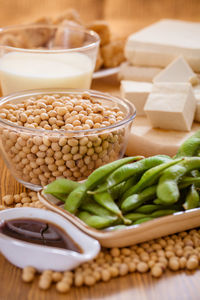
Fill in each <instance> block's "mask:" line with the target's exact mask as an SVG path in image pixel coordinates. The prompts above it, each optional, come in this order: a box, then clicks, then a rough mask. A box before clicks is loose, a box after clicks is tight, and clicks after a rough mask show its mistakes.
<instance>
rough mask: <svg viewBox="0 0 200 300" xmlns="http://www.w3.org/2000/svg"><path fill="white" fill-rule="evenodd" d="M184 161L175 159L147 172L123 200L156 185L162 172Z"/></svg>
mask: <svg viewBox="0 0 200 300" xmlns="http://www.w3.org/2000/svg"><path fill="white" fill-rule="evenodd" d="M181 160H182V158H179V159H175V160H171V161H168V162H166V163H163V164H160V165H158V166H156V167H153V168H151V169H149V170H147V171H146V172H145V173H144V174H143V175H142V177H141V178H140V180H139V181H138V183H137V184H136V185H134V186H133V187H131V188H130V189H129V190H128V191H127V192H126V193H125V194H124V195H123V199H124V198H126V197H128V196H130V195H132V194H136V193H138V192H140V191H141V190H143V189H144V188H146V187H148V186H150V185H152V184H155V182H156V180H157V179H158V178H159V176H160V174H161V172H163V170H165V169H167V168H169V167H170V166H173V165H175V164H177V163H179V162H180V161H181Z"/></svg>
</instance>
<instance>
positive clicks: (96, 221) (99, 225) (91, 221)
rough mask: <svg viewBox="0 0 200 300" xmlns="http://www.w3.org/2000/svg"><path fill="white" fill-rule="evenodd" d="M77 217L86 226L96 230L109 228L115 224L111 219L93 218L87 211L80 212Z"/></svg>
mask: <svg viewBox="0 0 200 300" xmlns="http://www.w3.org/2000/svg"><path fill="white" fill-rule="evenodd" d="M77 216H78V218H79V219H81V220H82V221H83V222H85V223H86V224H87V225H88V226H91V227H93V228H96V229H103V228H106V227H109V226H111V225H112V224H113V223H114V222H115V219H113V218H112V217H108V216H106V217H102V216H95V215H91V214H90V213H88V212H87V211H81V212H80V213H79V214H78V215H77Z"/></svg>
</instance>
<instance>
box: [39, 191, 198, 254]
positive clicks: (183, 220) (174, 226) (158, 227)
mask: <svg viewBox="0 0 200 300" xmlns="http://www.w3.org/2000/svg"><path fill="white" fill-rule="evenodd" d="M38 197H39V200H40V201H41V202H42V203H43V204H44V205H45V206H46V207H47V208H48V209H50V210H53V211H54V212H57V213H58V214H60V215H62V216H63V217H65V218H66V219H68V220H69V221H70V222H72V223H73V224H74V225H76V226H77V227H78V228H79V229H80V230H82V231H83V232H85V233H86V234H88V235H90V236H92V237H93V238H95V239H96V240H98V241H99V242H100V244H101V245H102V246H104V247H108V248H110V247H126V246H130V245H133V244H138V243H141V242H145V241H148V240H151V239H155V238H159V237H161V236H165V235H169V234H173V233H176V232H181V231H184V230H188V229H191V228H195V227H198V226H200V208H196V209H191V210H188V211H186V212H178V213H175V214H173V215H170V216H166V217H161V218H158V219H155V220H151V221H148V222H145V223H142V224H140V225H134V226H129V227H127V228H125V229H118V230H113V231H106V230H96V229H94V228H91V227H89V226H87V225H86V224H85V223H84V222H83V221H81V220H80V219H79V218H77V217H76V216H74V215H72V214H70V213H69V212H68V211H66V210H64V209H63V202H61V201H60V200H58V199H56V198H55V197H53V196H51V195H48V194H44V193H43V192H38Z"/></svg>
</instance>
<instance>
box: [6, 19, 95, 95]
mask: <svg viewBox="0 0 200 300" xmlns="http://www.w3.org/2000/svg"><path fill="white" fill-rule="evenodd" d="M98 47H99V36H98V35H97V34H96V33H95V32H93V31H90V30H86V29H84V28H83V27H81V26H80V25H79V26H74V25H70V24H66V25H47V24H34V25H18V26H8V27H5V28H1V29H0V72H1V88H2V93H3V95H7V94H10V93H15V92H18V91H22V90H31V89H39V88H85V89H89V88H90V84H91V80H92V73H93V71H94V67H95V63H96V56H97V51H98Z"/></svg>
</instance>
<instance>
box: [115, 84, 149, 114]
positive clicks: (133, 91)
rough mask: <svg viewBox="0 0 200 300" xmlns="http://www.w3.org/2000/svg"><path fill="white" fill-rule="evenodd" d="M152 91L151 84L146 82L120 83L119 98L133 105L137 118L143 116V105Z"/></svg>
mask: <svg viewBox="0 0 200 300" xmlns="http://www.w3.org/2000/svg"><path fill="white" fill-rule="evenodd" d="M151 90H152V84H151V83H148V82H137V81H128V80H122V81H121V87H120V91H121V97H122V98H126V99H127V100H129V101H130V102H131V103H133V104H134V106H135V108H136V114H137V116H142V115H145V113H144V105H145V103H146V100H147V98H148V95H149V93H150V92H151Z"/></svg>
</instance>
